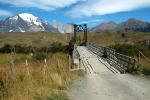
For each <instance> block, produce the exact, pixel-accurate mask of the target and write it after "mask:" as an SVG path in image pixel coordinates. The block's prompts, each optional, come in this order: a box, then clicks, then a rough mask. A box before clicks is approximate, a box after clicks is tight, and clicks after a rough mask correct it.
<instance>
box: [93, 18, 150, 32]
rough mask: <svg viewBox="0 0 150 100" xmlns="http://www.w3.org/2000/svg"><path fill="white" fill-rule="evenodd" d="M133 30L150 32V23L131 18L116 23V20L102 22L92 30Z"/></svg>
mask: <svg viewBox="0 0 150 100" xmlns="http://www.w3.org/2000/svg"><path fill="white" fill-rule="evenodd" d="M118 30H133V31H138V32H150V23H149V22H144V21H141V20H138V19H135V18H130V19H128V20H127V21H125V22H122V23H118V24H116V23H115V22H107V23H102V24H100V25H98V26H96V27H93V28H92V29H91V30H90V31H91V32H104V31H118Z"/></svg>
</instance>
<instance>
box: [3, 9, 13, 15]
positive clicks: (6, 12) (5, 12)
mask: <svg viewBox="0 0 150 100" xmlns="http://www.w3.org/2000/svg"><path fill="white" fill-rule="evenodd" d="M11 15H12V13H11V12H9V11H6V10H2V9H0V16H11Z"/></svg>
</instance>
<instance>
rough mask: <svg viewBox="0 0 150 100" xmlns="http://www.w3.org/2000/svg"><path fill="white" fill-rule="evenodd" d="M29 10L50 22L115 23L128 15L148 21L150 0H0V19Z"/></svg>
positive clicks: (28, 11)
mask: <svg viewBox="0 0 150 100" xmlns="http://www.w3.org/2000/svg"><path fill="white" fill-rule="evenodd" d="M19 13H31V14H33V15H35V16H37V17H39V18H41V19H44V20H47V21H48V22H49V23H50V24H52V22H53V20H56V21H57V23H60V22H61V23H63V24H64V23H76V24H82V23H87V24H88V26H95V25H98V24H100V23H103V22H109V21H114V22H117V23H120V22H123V21H126V20H127V19H129V18H137V19H140V20H143V21H148V22H150V0H125V1H123V0H0V19H5V18H7V17H9V16H15V15H17V14H19Z"/></svg>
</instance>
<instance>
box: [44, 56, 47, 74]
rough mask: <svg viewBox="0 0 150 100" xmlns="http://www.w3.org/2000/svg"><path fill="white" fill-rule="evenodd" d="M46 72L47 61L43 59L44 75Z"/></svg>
mask: <svg viewBox="0 0 150 100" xmlns="http://www.w3.org/2000/svg"><path fill="white" fill-rule="evenodd" d="M46 71H47V59H46V58H45V59H44V75H45V74H46Z"/></svg>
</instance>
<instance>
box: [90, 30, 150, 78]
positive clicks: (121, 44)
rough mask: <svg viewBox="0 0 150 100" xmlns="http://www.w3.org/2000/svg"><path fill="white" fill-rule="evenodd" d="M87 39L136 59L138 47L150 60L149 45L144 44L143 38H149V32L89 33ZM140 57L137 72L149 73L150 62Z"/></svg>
mask: <svg viewBox="0 0 150 100" xmlns="http://www.w3.org/2000/svg"><path fill="white" fill-rule="evenodd" d="M88 39H89V42H92V43H96V44H99V45H101V46H104V47H111V48H114V49H115V50H116V51H117V52H119V53H122V54H125V55H128V56H131V57H133V58H135V59H136V60H138V53H139V52H138V51H137V49H139V50H140V51H141V52H142V53H143V54H144V55H145V56H146V57H147V58H148V59H149V60H150V45H148V44H145V40H150V33H146V32H145V33H144V32H134V31H127V32H124V31H117V32H102V33H89V35H88ZM136 48H137V49H136ZM140 58H141V59H140V64H137V65H138V70H137V73H139V74H141V73H142V74H144V75H150V64H149V63H148V62H147V61H146V60H145V58H144V57H143V56H141V57H140Z"/></svg>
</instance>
